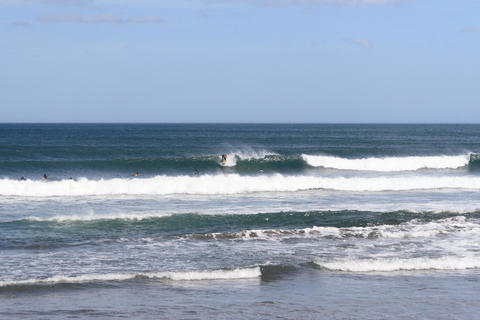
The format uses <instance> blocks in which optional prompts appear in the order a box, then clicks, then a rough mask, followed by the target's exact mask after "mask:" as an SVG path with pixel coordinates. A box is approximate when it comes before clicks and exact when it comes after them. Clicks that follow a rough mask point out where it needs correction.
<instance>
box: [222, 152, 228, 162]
mask: <svg viewBox="0 0 480 320" xmlns="http://www.w3.org/2000/svg"><path fill="white" fill-rule="evenodd" d="M222 162H227V155H226V154H222Z"/></svg>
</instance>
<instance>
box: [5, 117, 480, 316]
mask: <svg viewBox="0 0 480 320" xmlns="http://www.w3.org/2000/svg"><path fill="white" fill-rule="evenodd" d="M479 137H480V126H479V125H320V124H319V125H313V124H311V125H310V124H309V125H294V124H291V125H286V124H285V125H282V124H269V125H263V124H255V125H253V124H248V125H247V124H202V125H194V124H138V125H133V124H0V257H1V259H0V318H6V319H25V318H46V319H64V318H92V317H93V318H95V317H97V318H119V317H127V318H138V319H156V318H159V317H160V318H183V319H210V318H222V319H223V318H226V319H238V318H239V317H242V318H247V319H258V318H263V319H273V318H279V317H280V318H286V319H298V318H302V319H317V318H329V319H351V318H362V319H367V318H368V319H410V318H418V317H420V318H425V319H451V318H457V319H473V318H474V317H473V316H472V315H474V314H475V312H477V313H478V311H480V310H479V307H478V303H476V301H475V298H474V297H475V296H476V294H477V293H478V289H479V288H480V282H479V277H478V270H479V268H480V251H479V249H478V243H480V242H479V241H480V193H479V191H480V171H479V170H478V165H479V164H478V163H477V161H471V154H472V153H473V154H475V153H477V152H480V139H479ZM222 154H226V155H227V164H226V165H221V163H220V162H221V155H222ZM137 173H138V174H137ZM44 174H46V175H47V176H48V179H44V178H43V175H44ZM21 177H24V179H25V180H20V178H21ZM378 301H381V303H378Z"/></svg>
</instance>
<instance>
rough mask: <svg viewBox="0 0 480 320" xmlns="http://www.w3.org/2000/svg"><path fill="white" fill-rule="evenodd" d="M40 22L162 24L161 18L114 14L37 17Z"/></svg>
mask: <svg viewBox="0 0 480 320" xmlns="http://www.w3.org/2000/svg"><path fill="white" fill-rule="evenodd" d="M38 21H40V22H50V23H86V24H93V23H114V24H128V23H163V19H162V17H159V16H134V17H130V18H127V17H124V16H122V15H115V14H100V15H83V16H81V15H77V14H56V15H44V16H40V17H38Z"/></svg>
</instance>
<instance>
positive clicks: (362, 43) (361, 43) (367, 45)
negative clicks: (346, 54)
mask: <svg viewBox="0 0 480 320" xmlns="http://www.w3.org/2000/svg"><path fill="white" fill-rule="evenodd" d="M348 42H350V43H351V44H354V45H356V46H359V47H362V48H365V49H372V48H373V44H372V42H370V40H368V39H348Z"/></svg>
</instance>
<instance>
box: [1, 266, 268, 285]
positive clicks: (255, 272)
mask: <svg viewBox="0 0 480 320" xmlns="http://www.w3.org/2000/svg"><path fill="white" fill-rule="evenodd" d="M261 275H262V273H261V270H260V267H258V266H257V267H251V268H238V269H233V270H211V271H180V272H139V273H108V274H84V275H78V276H54V277H49V278H38V279H25V280H7V281H0V287H8V286H22V285H43V284H45V285H55V284H60V283H88V282H99V281H126V280H131V279H135V278H150V279H167V280H173V281H198V280H235V279H248V278H258V277H260V276H261Z"/></svg>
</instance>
